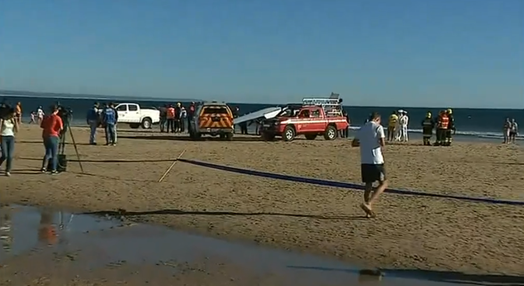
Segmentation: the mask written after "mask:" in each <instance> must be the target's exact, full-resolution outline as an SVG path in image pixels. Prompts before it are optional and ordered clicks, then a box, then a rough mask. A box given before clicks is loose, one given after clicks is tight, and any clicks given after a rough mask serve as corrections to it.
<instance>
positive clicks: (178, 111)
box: [159, 102, 196, 133]
mask: <svg viewBox="0 0 524 286" xmlns="http://www.w3.org/2000/svg"><path fill="white" fill-rule="evenodd" d="M159 110H160V132H166V133H183V132H185V131H186V129H187V128H186V126H189V121H190V120H191V119H192V118H193V115H194V114H195V110H196V104H195V102H191V104H190V105H189V108H188V109H187V110H186V108H185V107H184V106H183V105H182V104H181V103H180V102H178V103H177V104H176V105H173V104H165V105H164V106H162V107H160V108H159Z"/></svg>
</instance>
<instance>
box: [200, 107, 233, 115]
mask: <svg viewBox="0 0 524 286" xmlns="http://www.w3.org/2000/svg"><path fill="white" fill-rule="evenodd" d="M202 114H227V108H225V107H220V106H213V107H204V110H203V111H202Z"/></svg>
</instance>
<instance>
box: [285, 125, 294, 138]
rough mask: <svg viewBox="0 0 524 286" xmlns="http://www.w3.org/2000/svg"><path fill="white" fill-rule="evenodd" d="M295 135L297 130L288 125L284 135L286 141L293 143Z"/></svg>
mask: <svg viewBox="0 0 524 286" xmlns="http://www.w3.org/2000/svg"><path fill="white" fill-rule="evenodd" d="M295 135H296V132H295V128H294V127H293V126H291V125H288V126H286V128H285V129H284V135H283V136H282V138H283V139H284V141H293V139H295Z"/></svg>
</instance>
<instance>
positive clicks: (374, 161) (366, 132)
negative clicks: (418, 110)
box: [351, 112, 388, 218]
mask: <svg viewBox="0 0 524 286" xmlns="http://www.w3.org/2000/svg"><path fill="white" fill-rule="evenodd" d="M380 122H381V120H380V114H378V113H377V112H374V113H372V114H371V116H370V117H369V121H368V122H367V123H366V124H364V125H363V126H362V127H361V128H360V129H359V130H358V132H357V134H356V136H355V139H353V142H352V144H351V145H352V146H353V147H360V162H361V165H360V166H361V167H360V168H361V173H362V182H363V183H364V184H365V190H364V203H363V204H361V205H360V207H361V208H362V210H364V211H365V212H366V217H371V218H373V217H375V216H376V214H375V212H374V211H373V203H375V202H376V201H377V199H378V197H379V196H380V194H382V193H383V192H384V191H385V190H386V188H387V186H388V182H387V179H386V168H385V167H384V157H383V156H382V147H384V146H385V144H386V141H385V138H386V136H385V134H384V128H383V127H382V125H380ZM375 182H378V186H377V188H375V189H374V188H373V183H375Z"/></svg>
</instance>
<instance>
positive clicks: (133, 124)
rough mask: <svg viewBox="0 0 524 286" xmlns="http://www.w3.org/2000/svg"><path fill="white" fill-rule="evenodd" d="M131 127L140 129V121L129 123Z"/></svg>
mask: <svg viewBox="0 0 524 286" xmlns="http://www.w3.org/2000/svg"><path fill="white" fill-rule="evenodd" d="M129 127H131V128H132V129H138V127H140V124H138V123H131V124H129Z"/></svg>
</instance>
